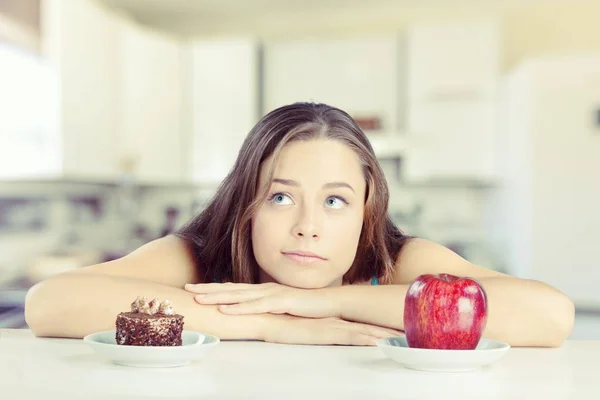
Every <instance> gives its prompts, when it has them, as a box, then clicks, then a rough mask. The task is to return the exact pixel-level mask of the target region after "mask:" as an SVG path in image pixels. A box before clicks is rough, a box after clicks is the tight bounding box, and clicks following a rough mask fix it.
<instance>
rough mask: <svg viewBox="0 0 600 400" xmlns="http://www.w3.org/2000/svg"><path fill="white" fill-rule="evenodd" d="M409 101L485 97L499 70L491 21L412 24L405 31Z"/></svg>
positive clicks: (496, 28) (496, 37)
mask: <svg viewBox="0 0 600 400" xmlns="http://www.w3.org/2000/svg"><path fill="white" fill-rule="evenodd" d="M406 37H407V52H408V57H407V63H408V73H407V75H408V98H409V99H410V100H411V101H427V100H441V99H448V100H453V99H455V98H456V99H458V98H467V99H475V98H479V97H480V96H483V97H486V96H487V95H489V94H490V93H493V92H494V89H495V86H496V79H497V76H498V72H499V69H500V51H499V50H500V31H499V25H498V24H497V23H496V22H494V21H473V22H448V23H438V24H427V25H413V26H411V27H409V28H408V29H407V32H406Z"/></svg>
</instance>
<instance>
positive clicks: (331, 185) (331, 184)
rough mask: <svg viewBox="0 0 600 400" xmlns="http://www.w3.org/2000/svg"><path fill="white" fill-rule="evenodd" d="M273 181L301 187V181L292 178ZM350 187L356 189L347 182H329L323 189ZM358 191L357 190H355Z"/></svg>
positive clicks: (274, 179)
mask: <svg viewBox="0 0 600 400" xmlns="http://www.w3.org/2000/svg"><path fill="white" fill-rule="evenodd" d="M273 183H281V184H282V185H286V186H294V187H300V183H298V182H297V181H294V180H292V179H281V178H273ZM336 188H348V189H350V190H352V191H353V192H355V191H354V188H353V187H352V186H350V185H349V184H348V183H346V182H329V183H326V184H324V185H323V189H336ZM355 193H356V192H355Z"/></svg>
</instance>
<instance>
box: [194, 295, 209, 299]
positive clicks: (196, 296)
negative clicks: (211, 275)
mask: <svg viewBox="0 0 600 400" xmlns="http://www.w3.org/2000/svg"><path fill="white" fill-rule="evenodd" d="M204 296H206V295H204V294H197V295H195V296H194V298H195V299H196V300H202V298H203V297H204Z"/></svg>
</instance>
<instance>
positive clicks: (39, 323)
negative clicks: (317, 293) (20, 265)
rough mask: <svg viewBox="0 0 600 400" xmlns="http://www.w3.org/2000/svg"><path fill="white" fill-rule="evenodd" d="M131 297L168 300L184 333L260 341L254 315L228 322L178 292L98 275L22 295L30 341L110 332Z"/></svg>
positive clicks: (57, 281)
mask: <svg viewBox="0 0 600 400" xmlns="http://www.w3.org/2000/svg"><path fill="white" fill-rule="evenodd" d="M137 296H146V297H147V298H148V300H151V299H152V298H154V297H158V298H160V299H162V300H165V299H168V300H169V301H170V302H171V304H172V306H173V309H174V310H175V312H177V313H178V314H181V315H184V317H185V319H184V329H186V330H195V331H200V332H206V333H208V334H212V335H216V336H219V337H220V338H222V339H260V338H261V334H262V332H261V329H262V324H263V322H264V321H263V319H264V318H262V317H261V316H259V315H249V316H243V317H244V318H231V317H230V316H226V315H223V314H221V313H219V312H218V310H216V308H215V307H210V306H201V305H199V304H198V303H195V302H194V299H193V297H192V296H190V295H189V293H186V292H185V291H184V290H183V289H179V288H175V287H172V286H167V285H162V284H159V283H155V282H150V281H146V280H142V279H135V278H129V277H123V276H114V275H104V274H88V273H80V274H67V275H65V276H61V277H55V278H52V279H49V280H47V281H44V282H43V283H41V284H39V285H36V286H34V287H33V288H32V289H31V290H30V291H29V293H28V294H27V300H26V305H25V318H26V321H27V324H28V325H29V327H30V328H31V330H32V331H33V333H34V334H35V335H36V336H46V337H68V338H82V337H83V336H85V335H87V334H89V333H92V332H97V331H104V330H112V329H115V319H116V317H117V314H118V313H119V312H122V311H129V307H130V304H131V302H132V301H133V300H134V299H135V298H136V297H137ZM257 317H260V318H257Z"/></svg>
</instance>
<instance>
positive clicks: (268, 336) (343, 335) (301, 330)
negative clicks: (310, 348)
mask: <svg viewBox="0 0 600 400" xmlns="http://www.w3.org/2000/svg"><path fill="white" fill-rule="evenodd" d="M270 317H272V318H269V320H268V323H267V324H266V325H265V329H264V332H263V334H262V335H261V338H262V340H264V341H265V342H272V343H285V344H309V345H346V346H374V345H375V344H376V343H375V342H376V340H377V339H382V338H386V337H391V336H399V335H403V333H401V332H399V331H395V330H393V329H387V328H381V327H378V326H374V325H368V324H362V323H357V322H349V321H344V320H342V319H339V318H318V319H311V318H300V317H294V316H290V315H271V316H270Z"/></svg>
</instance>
